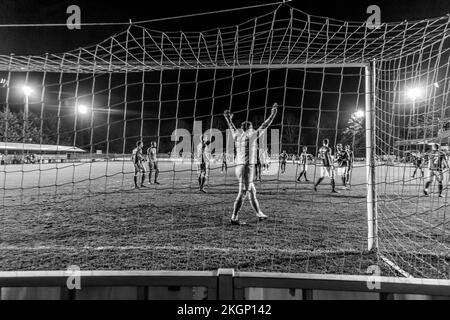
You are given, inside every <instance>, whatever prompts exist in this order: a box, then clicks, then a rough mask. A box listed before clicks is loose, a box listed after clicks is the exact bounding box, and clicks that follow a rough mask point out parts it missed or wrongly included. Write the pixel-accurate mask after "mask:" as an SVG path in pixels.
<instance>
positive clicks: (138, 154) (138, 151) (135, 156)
mask: <svg viewBox="0 0 450 320" xmlns="http://www.w3.org/2000/svg"><path fill="white" fill-rule="evenodd" d="M143 148H144V144H143V143H142V141H138V142H136V148H134V149H133V152H132V154H131V161H133V166H134V187H135V188H136V189H139V187H138V182H137V179H138V175H139V173H141V175H142V176H141V187H145V185H144V181H145V172H146V170H145V166H144V162H145V158H144V155H143V152H142V149H143Z"/></svg>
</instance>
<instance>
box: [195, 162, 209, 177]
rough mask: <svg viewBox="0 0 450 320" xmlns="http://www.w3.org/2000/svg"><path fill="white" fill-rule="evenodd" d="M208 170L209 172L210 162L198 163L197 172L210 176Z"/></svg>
mask: <svg viewBox="0 0 450 320" xmlns="http://www.w3.org/2000/svg"><path fill="white" fill-rule="evenodd" d="M208 172H209V164H207V163H206V162H203V163H199V164H198V165H197V174H199V175H200V174H203V175H204V176H205V177H207V176H208Z"/></svg>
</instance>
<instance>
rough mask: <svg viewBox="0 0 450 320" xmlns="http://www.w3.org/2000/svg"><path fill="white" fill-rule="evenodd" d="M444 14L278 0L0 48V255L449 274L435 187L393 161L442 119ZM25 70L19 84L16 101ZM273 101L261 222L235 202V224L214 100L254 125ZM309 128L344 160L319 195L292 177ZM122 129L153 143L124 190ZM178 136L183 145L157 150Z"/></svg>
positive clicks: (126, 156) (221, 122) (233, 184)
mask: <svg viewBox="0 0 450 320" xmlns="http://www.w3.org/2000/svg"><path fill="white" fill-rule="evenodd" d="M447 26H448V17H444V18H437V19H432V20H426V21H418V22H410V23H408V22H402V23H397V24H383V25H382V26H381V27H380V28H378V29H369V28H367V27H366V25H365V24H364V23H359V22H343V21H338V20H333V19H328V18H322V17H316V16H311V15H308V14H305V13H303V12H301V11H298V10H296V9H294V8H291V7H289V6H288V5H282V6H280V7H279V8H277V10H275V11H273V12H270V13H268V14H266V15H263V16H261V17H258V18H255V19H251V20H248V21H247V22H244V23H242V24H240V25H238V26H233V27H226V28H219V29H214V30H208V31H205V32H200V33H199V32H196V33H193V32H192V33H189V32H177V33H175V32H171V33H163V32H159V31H155V30H151V29H148V28H146V27H144V26H139V25H130V26H129V27H128V28H126V29H125V30H123V31H122V32H120V33H118V34H116V35H114V36H112V37H110V38H108V39H106V40H105V41H103V42H101V43H99V44H97V45H95V46H92V47H87V48H80V49H77V50H74V51H71V52H66V53H62V54H47V55H44V56H15V55H9V56H0V72H1V74H0V77H2V78H3V79H4V80H5V81H4V82H2V83H3V84H4V88H2V89H0V98H1V101H2V102H3V108H2V113H3V117H2V119H3V121H2V127H1V128H0V131H1V132H0V134H1V135H2V136H1V137H2V142H1V143H2V145H1V147H2V148H3V149H1V150H3V151H1V152H2V153H4V155H3V156H2V161H3V162H2V163H3V165H2V166H1V171H0V190H1V192H2V202H1V208H2V213H1V217H0V221H1V223H2V234H1V236H0V237H1V238H0V239H1V250H2V258H1V259H0V261H1V268H2V269H59V268H66V267H67V265H73V264H75V265H80V266H81V267H82V268H89V269H189V270H210V269H215V268H218V267H233V268H237V269H239V270H265V271H287V272H320V273H322V272H327V273H364V272H365V271H366V269H367V267H368V266H369V265H372V264H379V265H380V266H381V267H382V269H383V272H384V274H385V275H386V274H399V273H398V270H400V269H401V270H407V272H410V273H411V274H413V275H421V276H427V277H429V276H430V277H435V276H437V277H447V275H448V272H447V273H446V268H447V266H448V253H449V251H448V228H447V226H446V214H445V208H446V205H445V202H444V200H442V199H441V198H439V199H438V198H436V197H434V196H431V197H430V198H427V199H425V200H424V199H423V198H422V197H420V196H419V195H420V192H419V189H420V188H421V186H420V183H423V182H421V181H422V180H419V178H417V179H416V178H409V173H408V172H409V171H408V170H410V169H409V167H408V165H406V164H404V163H401V162H399V161H395V160H392V161H391V158H392V157H394V156H396V157H400V155H401V156H402V157H403V155H404V154H405V152H406V151H408V150H411V148H412V147H411V146H412V144H408V143H405V142H404V141H412V140H414V139H415V140H416V142H417V141H423V140H424V139H425V138H426V139H428V138H430V139H431V138H433V137H437V136H439V134H440V133H442V132H443V131H442V130H441V131H440V129H442V126H443V124H444V123H445V110H446V101H447V100H446V99H447V95H448V84H447V79H448V75H447V69H446V68H447V66H448V61H444V57H446V56H447V49H446V47H445V44H446V43H445V40H446V38H447V36H448V30H447ZM372 60H375V61H377V62H376V69H375V71H376V79H377V80H376V83H375V86H374V87H375V88H376V91H375V93H376V97H377V100H376V112H375V114H376V119H375V120H376V122H375V123H376V126H375V129H376V130H375V135H376V139H375V140H376V144H375V147H374V150H375V154H376V157H377V167H376V183H377V193H378V195H379V197H378V214H379V216H378V226H379V233H378V243H379V253H381V255H378V254H376V253H374V252H366V247H367V230H366V229H367V210H366V205H367V203H366V195H367V190H366V186H367V176H366V160H367V159H365V157H366V145H365V131H364V126H365V120H364V118H363V117H362V115H361V112H362V111H363V110H364V108H365V101H366V100H365V97H366V95H367V94H369V93H374V92H373V89H372V88H369V87H366V81H365V80H366V74H365V66H366V65H367V63H368V62H370V61H372ZM419 81H420V82H423V84H424V86H426V87H427V88H428V89H427V91H426V92H427V96H426V98H423V99H421V100H420V101H419V100H418V99H417V101H416V105H415V107H414V108H413V111H411V109H410V108H409V109H408V107H407V106H409V102H405V101H404V94H403V91H404V87H405V86H407V85H409V83H410V82H413V83H415V84H416V83H418V82H419ZM434 83H437V84H438V86H439V88H436V86H435V85H434ZM24 85H25V86H28V87H30V91H32V92H28V93H27V94H26V95H25V98H24V90H23V89H24ZM433 88H434V89H433ZM432 92H433V93H432ZM24 99H25V100H24ZM274 102H278V104H279V105H280V107H279V110H278V115H277V117H276V118H275V120H274V122H273V123H272V126H271V127H270V128H269V130H268V137H267V138H268V141H269V145H270V146H269V148H268V150H266V151H267V153H268V155H269V158H270V159H267V167H266V168H265V169H264V171H263V172H262V176H261V179H260V180H258V181H256V182H255V186H256V189H257V194H258V198H259V201H260V204H261V208H262V210H263V211H264V212H265V213H266V214H267V215H268V216H269V220H268V221H264V222H258V221H257V220H256V218H254V214H253V212H252V210H251V208H250V205H248V204H246V205H245V206H244V209H243V212H242V214H241V216H242V217H244V218H245V219H247V220H248V222H249V223H248V225H247V226H240V227H235V226H231V225H230V223H229V222H230V221H229V219H230V215H231V211H232V207H233V202H234V199H235V194H237V190H238V189H237V188H238V180H237V178H236V177H235V175H234V169H235V164H234V151H233V141H232V140H231V139H230V137H229V136H227V134H226V129H227V125H226V122H225V119H224V117H223V112H224V111H225V110H229V111H230V112H232V113H233V114H234V118H233V121H235V123H236V125H238V124H239V123H240V122H241V121H247V120H250V121H252V122H253V124H254V126H255V127H258V126H259V125H260V124H261V123H262V122H263V121H264V120H265V119H266V118H267V117H268V115H269V113H270V107H271V105H272V103H274ZM208 129H209V130H210V132H212V131H213V130H212V129H214V130H216V131H215V132H216V133H215V134H213V135H214V137H215V141H214V142H215V144H214V148H212V160H211V163H210V171H209V176H208V181H207V191H208V193H207V194H203V193H199V192H198V184H197V178H198V173H197V163H196V161H195V159H193V158H194V155H195V150H196V148H197V143H198V142H199V140H198V138H199V135H200V134H201V133H202V132H204V131H206V130H208ZM217 132H219V133H221V134H222V135H221V137H222V138H223V139H222V140H221V141H222V144H219V140H220V139H219V136H220V135H219V134H217ZM325 138H327V139H329V140H330V146H331V147H332V149H333V156H334V157H336V151H335V150H336V145H337V144H339V143H340V144H343V145H344V146H345V145H348V146H349V147H350V150H351V151H352V152H353V155H354V157H355V161H354V163H353V167H352V169H351V170H350V172H349V179H348V181H347V183H346V186H345V187H344V186H341V183H340V182H341V179H340V177H341V176H342V173H340V171H339V170H338V169H339V168H338V165H336V183H337V185H338V187H337V189H338V191H340V193H339V194H333V195H330V193H329V191H331V186H329V180H325V182H324V183H323V184H322V185H320V186H319V187H318V191H317V192H316V191H314V190H313V184H312V182H306V181H304V179H303V180H302V181H298V180H297V178H298V176H299V174H300V172H301V171H303V170H304V169H305V167H304V166H303V163H301V161H300V160H299V159H301V158H300V157H299V156H300V154H301V153H302V150H303V147H307V154H308V157H307V158H308V160H307V162H306V163H304V164H305V165H306V166H307V168H306V173H307V177H308V178H309V180H311V181H314V182H315V181H317V180H318V178H319V177H320V176H321V172H322V171H323V170H322V162H321V160H320V159H318V158H317V153H318V150H319V148H320V147H321V146H322V140H323V139H325ZM136 141H143V143H144V149H145V150H146V149H147V147H149V146H150V142H151V141H154V142H155V143H156V146H157V153H158V163H159V176H158V180H159V182H160V183H161V184H159V185H155V184H148V179H149V169H150V168H149V167H148V164H149V163H148V162H146V163H145V166H146V168H147V172H146V177H145V185H147V187H145V188H141V189H139V190H136V189H134V188H133V175H134V167H133V163H132V161H131V153H132V150H133V148H134V147H135V145H136ZM401 141H403V142H401ZM180 143H187V144H183V145H184V146H185V149H184V150H183V151H185V152H186V151H188V153H189V157H180V154H174V153H173V151H174V150H176V151H177V152H179V151H180V149H177V148H176V146H178V145H179V144H180ZM186 145H187V146H188V147H186ZM404 145H405V146H406V145H408V146H407V147H404ZM222 146H223V147H224V148H222ZM225 146H231V149H230V148H229V149H225ZM186 148H187V149H188V150H186ZM230 150H231V151H230ZM283 150H285V151H286V153H287V154H289V156H288V160H287V164H286V169H285V170H283V169H282V167H283V164H282V163H280V161H279V159H280V158H279V153H280V152H281V151H283ZM224 151H226V152H228V153H229V154H228V155H229V156H230V157H229V162H228V168H227V167H226V166H225V167H224V164H223V157H222V153H223V152H224ZM405 173H408V174H405ZM152 174H153V175H152V176H151V180H150V181H151V182H153V180H154V179H155V176H154V170H153V172H152ZM305 178H306V176H305ZM445 190H446V189H445ZM446 241H447V242H446ZM380 257H382V258H383V259H384V260H383V259H381V260H380ZM387 260H389V261H390V265H387V264H385V262H384V261H387ZM393 265H394V266H395V267H394V268H392V266H393Z"/></svg>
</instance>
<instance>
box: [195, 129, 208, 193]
mask: <svg viewBox="0 0 450 320" xmlns="http://www.w3.org/2000/svg"><path fill="white" fill-rule="evenodd" d="M200 140H201V141H200V143H199V144H198V145H197V174H198V186H199V190H200V192H203V193H206V191H205V183H206V179H207V178H208V173H209V167H210V161H211V150H210V147H209V145H210V144H211V141H209V140H208V138H207V137H206V136H203V135H202V136H201V137H200Z"/></svg>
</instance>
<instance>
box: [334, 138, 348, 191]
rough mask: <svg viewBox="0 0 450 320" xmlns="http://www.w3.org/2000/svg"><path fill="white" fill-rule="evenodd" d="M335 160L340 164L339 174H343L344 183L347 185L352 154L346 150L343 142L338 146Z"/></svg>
mask: <svg viewBox="0 0 450 320" xmlns="http://www.w3.org/2000/svg"><path fill="white" fill-rule="evenodd" d="M335 162H336V163H337V165H338V175H340V176H341V179H342V185H343V186H344V187H346V186H347V170H348V166H349V162H350V155H349V154H348V152H347V151H346V150H344V148H343V146H342V144H340V143H339V144H338V145H337V146H336V154H335Z"/></svg>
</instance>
